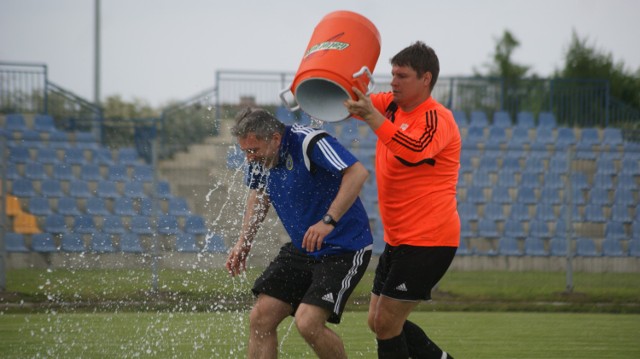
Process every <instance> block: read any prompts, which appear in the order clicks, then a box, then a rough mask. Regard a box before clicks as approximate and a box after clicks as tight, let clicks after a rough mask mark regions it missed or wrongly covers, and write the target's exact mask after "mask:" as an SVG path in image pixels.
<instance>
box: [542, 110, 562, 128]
mask: <svg viewBox="0 0 640 359" xmlns="http://www.w3.org/2000/svg"><path fill="white" fill-rule="evenodd" d="M557 125H558V122H557V121H556V117H555V115H554V114H553V113H552V112H546V111H543V112H540V113H539V114H538V127H539V128H555V127H556V126H557Z"/></svg>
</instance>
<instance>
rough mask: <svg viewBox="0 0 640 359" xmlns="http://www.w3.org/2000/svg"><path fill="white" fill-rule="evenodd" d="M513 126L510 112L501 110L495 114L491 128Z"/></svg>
mask: <svg viewBox="0 0 640 359" xmlns="http://www.w3.org/2000/svg"><path fill="white" fill-rule="evenodd" d="M512 125H513V121H512V120H511V115H510V114H509V112H507V111H504V110H500V111H495V112H494V113H493V123H492V124H491V126H493V127H500V128H510V127H511V126H512Z"/></svg>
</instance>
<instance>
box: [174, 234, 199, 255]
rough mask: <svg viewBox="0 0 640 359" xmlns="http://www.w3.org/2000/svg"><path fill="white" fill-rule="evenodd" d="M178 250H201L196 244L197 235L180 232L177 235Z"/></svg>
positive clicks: (187, 251)
mask: <svg viewBox="0 0 640 359" xmlns="http://www.w3.org/2000/svg"><path fill="white" fill-rule="evenodd" d="M176 251H177V252H186V253H195V252H199V248H198V245H197V244H196V237H195V236H194V235H193V234H190V233H180V234H178V235H177V236H176Z"/></svg>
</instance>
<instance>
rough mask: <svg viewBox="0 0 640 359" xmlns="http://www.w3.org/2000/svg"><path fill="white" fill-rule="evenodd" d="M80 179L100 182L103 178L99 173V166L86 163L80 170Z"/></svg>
mask: <svg viewBox="0 0 640 359" xmlns="http://www.w3.org/2000/svg"><path fill="white" fill-rule="evenodd" d="M80 179H82V180H84V181H90V182H98V181H102V180H103V179H104V178H103V177H102V174H101V173H100V165H97V164H95V163H88V164H86V165H84V166H82V168H81V169H80Z"/></svg>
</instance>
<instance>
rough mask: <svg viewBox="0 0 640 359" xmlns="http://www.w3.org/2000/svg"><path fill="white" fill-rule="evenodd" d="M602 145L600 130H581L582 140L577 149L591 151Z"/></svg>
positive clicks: (588, 128)
mask: <svg viewBox="0 0 640 359" xmlns="http://www.w3.org/2000/svg"><path fill="white" fill-rule="evenodd" d="M599 145H600V135H599V134H598V129H597V128H594V127H586V128H583V129H582V130H580V140H578V143H577V148H579V149H583V150H591V149H593V147H594V146H598V147H599Z"/></svg>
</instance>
